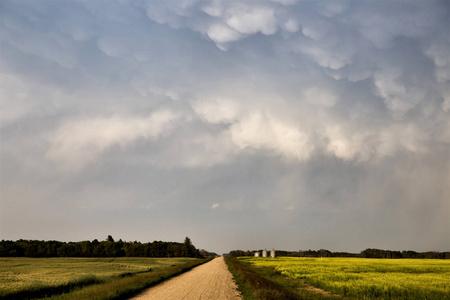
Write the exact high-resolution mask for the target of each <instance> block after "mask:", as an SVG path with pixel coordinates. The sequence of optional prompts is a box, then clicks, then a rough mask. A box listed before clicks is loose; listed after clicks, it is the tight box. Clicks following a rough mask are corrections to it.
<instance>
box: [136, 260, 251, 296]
mask: <svg viewBox="0 0 450 300" xmlns="http://www.w3.org/2000/svg"><path fill="white" fill-rule="evenodd" d="M132 299H134V300H136V299H139V300H144V299H155V300H164V299H167V300H177V299H185V300H191V299H192V300H194V299H195V300H196V299H202V300H203V299H213V300H222V299H223V300H234V299H236V300H237V299H242V298H241V296H240V295H239V292H238V291H237V290H236V284H235V283H234V281H233V277H232V275H231V273H230V271H228V268H227V265H226V264H225V261H224V259H223V257H218V258H215V259H213V260H212V261H210V262H207V263H206V264H203V265H201V266H198V267H196V268H194V269H192V270H191V271H189V272H186V273H184V274H181V275H179V276H177V277H175V278H172V279H169V280H168V281H165V282H163V283H161V284H159V285H157V286H155V287H152V288H150V289H148V290H146V291H145V292H143V293H142V294H140V295H138V296H137V297H135V298H132Z"/></svg>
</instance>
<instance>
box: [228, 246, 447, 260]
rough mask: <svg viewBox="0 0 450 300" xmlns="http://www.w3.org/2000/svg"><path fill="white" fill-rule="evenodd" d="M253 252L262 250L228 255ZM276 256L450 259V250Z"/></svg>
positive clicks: (314, 252) (304, 252)
mask: <svg viewBox="0 0 450 300" xmlns="http://www.w3.org/2000/svg"><path fill="white" fill-rule="evenodd" d="M255 252H260V253H261V252H262V250H253V251H249V250H247V251H243V250H233V251H230V253H229V255H230V256H234V257H238V256H254V254H255ZM276 254H277V256H289V257H361V258H427V259H450V252H437V251H427V252H416V251H411V250H408V251H391V250H381V249H371V248H369V249H366V250H363V251H361V252H360V253H349V252H331V251H329V250H325V249H320V250H300V251H285V250H277V251H276Z"/></svg>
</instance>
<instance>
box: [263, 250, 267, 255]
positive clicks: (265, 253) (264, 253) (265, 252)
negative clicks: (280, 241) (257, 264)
mask: <svg viewBox="0 0 450 300" xmlns="http://www.w3.org/2000/svg"><path fill="white" fill-rule="evenodd" d="M262 257H267V250H266V249H264V250H263V255H262Z"/></svg>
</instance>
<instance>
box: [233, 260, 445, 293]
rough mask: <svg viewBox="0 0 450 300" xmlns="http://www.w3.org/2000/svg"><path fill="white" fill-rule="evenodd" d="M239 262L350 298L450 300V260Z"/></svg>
mask: <svg viewBox="0 0 450 300" xmlns="http://www.w3.org/2000/svg"><path fill="white" fill-rule="evenodd" d="M238 261H239V262H240V263H243V264H247V265H251V266H252V267H253V268H255V270H260V272H263V270H265V269H267V270H273V272H275V274H280V275H282V276H283V277H285V278H290V280H292V281H296V282H302V283H303V284H305V285H306V286H313V287H314V288H316V289H319V291H320V290H325V291H328V292H330V293H334V294H337V295H340V296H342V297H344V296H345V297H347V298H353V299H417V300H418V299H429V300H431V299H439V300H441V299H442V300H443V299H450V285H449V284H448V283H449V280H450V261H449V260H437V259H434V260H430V259H365V258H335V257H334V258H323V259H322V258H294V257H279V258H250V257H240V258H238ZM264 272H265V271H264ZM273 278H276V276H274V277H273ZM273 278H270V279H273ZM314 288H310V290H314Z"/></svg>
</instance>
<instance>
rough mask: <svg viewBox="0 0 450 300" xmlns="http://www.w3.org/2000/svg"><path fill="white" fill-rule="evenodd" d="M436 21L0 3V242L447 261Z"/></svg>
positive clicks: (286, 9)
mask: <svg viewBox="0 0 450 300" xmlns="http://www.w3.org/2000/svg"><path fill="white" fill-rule="evenodd" d="M449 13H450V3H449V2H448V1H295V0H282V1H250V2H248V1H195V0H185V1H167V2H164V1H130V2H125V1H60V2H59V1H44V0H42V1H9V0H5V1H1V2H0V14H1V27H0V30H1V32H0V38H1V44H0V46H1V48H0V50H1V52H0V56H1V57H0V58H1V67H0V73H1V74H0V76H1V78H0V84H1V85H0V89H1V92H0V105H1V118H0V126H1V137H0V139H1V140H0V141H1V148H0V150H1V158H0V159H1V160H0V163H1V182H0V185H1V212H0V234H1V238H2V239H20V238H25V239H58V240H66V241H69V240H86V239H95V238H100V239H101V238H104V237H106V236H107V235H113V236H114V237H115V238H122V239H124V240H141V241H143V242H144V241H153V240H167V241H171V240H173V241H182V240H183V238H184V237H185V236H189V237H190V238H191V239H192V241H193V243H194V245H195V246H197V247H199V248H205V249H207V250H211V251H217V252H219V253H222V252H226V251H229V250H232V249H260V248H264V247H271V248H276V249H290V250H299V249H318V248H326V249H329V250H332V251H355V252H358V251H360V250H363V249H365V248H369V247H376V248H385V249H393V250H405V249H412V250H418V251H426V250H439V251H445V250H447V251H448V250H449V248H448V245H450V88H449V87H450V82H449V81H450V26H449V24H450V15H449Z"/></svg>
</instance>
